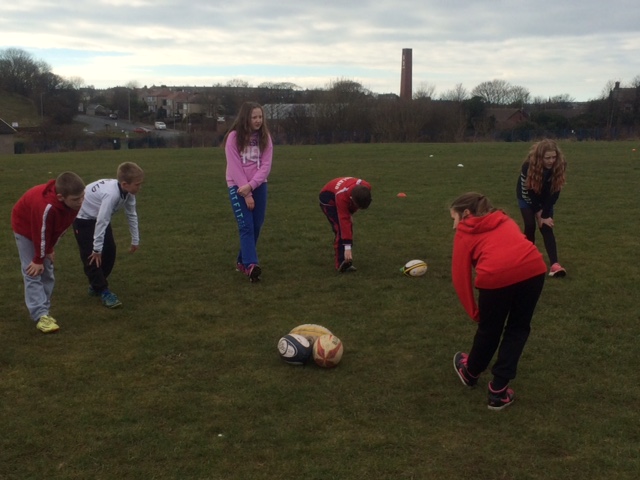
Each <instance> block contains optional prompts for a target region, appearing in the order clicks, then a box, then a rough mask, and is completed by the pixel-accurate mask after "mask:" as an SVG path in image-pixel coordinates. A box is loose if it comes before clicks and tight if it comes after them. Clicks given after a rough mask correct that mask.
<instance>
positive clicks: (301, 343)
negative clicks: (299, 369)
mask: <svg viewBox="0 0 640 480" xmlns="http://www.w3.org/2000/svg"><path fill="white" fill-rule="evenodd" d="M278 352H279V353H280V358H282V360H284V361H285V362H286V363H288V364H290V365H304V364H305V363H307V362H308V361H309V359H311V355H313V346H312V345H311V342H310V341H309V339H308V338H306V337H303V336H302V335H296V334H287V335H285V336H284V337H282V338H281V339H280V340H279V341H278Z"/></svg>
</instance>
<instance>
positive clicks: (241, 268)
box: [236, 262, 247, 275]
mask: <svg viewBox="0 0 640 480" xmlns="http://www.w3.org/2000/svg"><path fill="white" fill-rule="evenodd" d="M236 272H240V273H244V274H245V275H246V274H247V269H246V268H245V266H244V265H243V264H241V263H239V262H238V263H236Z"/></svg>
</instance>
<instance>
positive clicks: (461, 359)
mask: <svg viewBox="0 0 640 480" xmlns="http://www.w3.org/2000/svg"><path fill="white" fill-rule="evenodd" d="M468 358H469V355H467V354H466V353H464V352H457V353H456V354H455V355H454V356H453V368H454V369H455V370H456V373H457V374H458V377H460V381H461V382H462V384H463V385H466V386H467V387H475V386H476V384H477V383H478V377H477V376H476V377H474V376H473V375H471V374H470V373H469V370H467V359H468Z"/></svg>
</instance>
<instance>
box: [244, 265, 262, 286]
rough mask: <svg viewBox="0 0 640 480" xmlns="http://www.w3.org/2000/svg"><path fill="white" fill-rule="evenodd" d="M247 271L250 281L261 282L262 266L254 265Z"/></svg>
mask: <svg viewBox="0 0 640 480" xmlns="http://www.w3.org/2000/svg"><path fill="white" fill-rule="evenodd" d="M245 271H246V274H247V275H249V281H250V282H251V283H255V282H259V281H260V275H262V269H261V268H260V265H257V264H255V263H252V264H251V265H249V266H248V267H247V268H246V269H245Z"/></svg>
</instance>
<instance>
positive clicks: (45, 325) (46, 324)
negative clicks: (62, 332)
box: [36, 315, 60, 333]
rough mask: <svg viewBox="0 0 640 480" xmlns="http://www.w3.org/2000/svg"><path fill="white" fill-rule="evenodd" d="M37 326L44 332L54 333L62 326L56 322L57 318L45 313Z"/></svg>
mask: <svg viewBox="0 0 640 480" xmlns="http://www.w3.org/2000/svg"><path fill="white" fill-rule="evenodd" d="M36 328H37V329H38V330H40V331H41V332H42V333H54V332H57V331H58V330H59V329H60V327H59V326H58V324H57V323H56V319H55V318H53V317H50V316H49V315H43V316H41V317H40V320H38V323H36Z"/></svg>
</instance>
